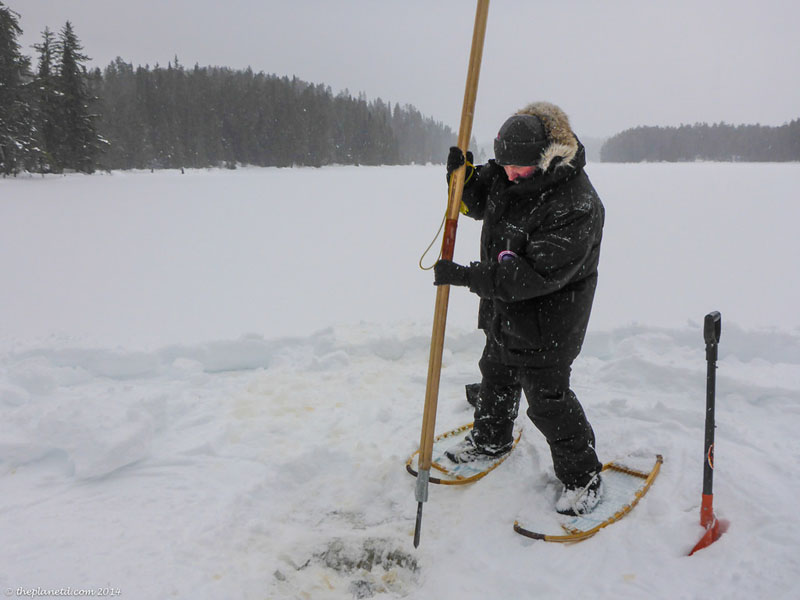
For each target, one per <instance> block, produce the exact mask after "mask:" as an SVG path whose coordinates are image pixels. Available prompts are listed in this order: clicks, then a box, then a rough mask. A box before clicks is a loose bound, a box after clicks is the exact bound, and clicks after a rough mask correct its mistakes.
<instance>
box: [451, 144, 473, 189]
mask: <svg viewBox="0 0 800 600" xmlns="http://www.w3.org/2000/svg"><path fill="white" fill-rule="evenodd" d="M473 160H474V158H473V156H472V152H470V151H469V150H467V173H466V176H465V177H464V181H467V180H468V179H469V176H470V175H471V174H472V171H473V170H474V168H475V167H473V165H472V161H473ZM463 164H464V153H463V152H462V151H461V148H459V147H458V146H451V147H450V154H448V155H447V183H450V176H451V175H452V174H453V171H455V170H456V169H457V168H458V167H460V166H461V165H463Z"/></svg>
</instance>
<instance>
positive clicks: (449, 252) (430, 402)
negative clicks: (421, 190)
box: [414, 0, 489, 548]
mask: <svg viewBox="0 0 800 600" xmlns="http://www.w3.org/2000/svg"><path fill="white" fill-rule="evenodd" d="M488 16H489V0H478V7H477V10H476V13H475V29H474V31H473V33H472V49H471V50H470V56H469V69H468V71H467V85H466V90H465V91H464V105H463V107H462V109H461V125H460V127H459V130H458V147H459V148H461V151H462V152H463V153H464V154H465V155H466V153H467V149H468V147H469V140H470V137H471V135H472V121H473V117H474V116H475V100H476V98H477V95H478V78H479V76H480V71H481V59H482V57H483V41H484V38H485V37H486V21H487V18H488ZM465 174H466V167H465V166H462V167H460V168H458V169H456V171H454V173H453V175H452V176H451V185H450V187H449V190H450V193H449V195H448V199H447V215H446V217H445V227H444V239H443V240H442V258H444V259H447V260H452V259H453V252H454V250H455V244H456V226H457V224H458V214H459V208H460V206H461V196H462V193H463V191H464V177H465ZM449 300H450V286H449V285H440V286H438V287H437V288H436V303H435V305H434V312H433V333H432V335H431V352H430V358H429V360H428V383H427V386H426V389H425V409H424V412H423V415H422V434H421V436H420V443H419V448H420V453H419V457H420V458H419V470H418V474H417V487H416V499H417V523H416V528H415V530H414V547H415V548H416V547H418V546H419V538H420V532H421V528H422V504H423V502H427V500H428V483H429V481H430V470H431V455H432V453H433V436H434V430H435V427H436V409H437V405H438V402H439V379H440V376H441V371H442V351H443V349H444V332H445V326H446V324H447V304H448V302H449Z"/></svg>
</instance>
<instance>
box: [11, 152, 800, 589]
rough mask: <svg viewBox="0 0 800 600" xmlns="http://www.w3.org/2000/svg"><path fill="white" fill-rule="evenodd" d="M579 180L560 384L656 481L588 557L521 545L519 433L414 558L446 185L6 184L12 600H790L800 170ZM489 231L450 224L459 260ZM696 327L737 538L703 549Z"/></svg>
mask: <svg viewBox="0 0 800 600" xmlns="http://www.w3.org/2000/svg"><path fill="white" fill-rule="evenodd" d="M588 172H589V174H590V176H591V178H592V180H593V181H594V183H595V185H596V187H597V188H598V190H599V192H600V194H601V196H602V198H603V200H604V202H605V205H606V209H607V223H606V229H605V232H606V237H605V241H604V248H603V255H602V257H601V274H600V286H599V288H598V295H597V300H596V303H595V310H594V314H593V317H592V322H591V324H590V332H589V335H588V337H587V342H586V345H585V349H584V352H583V354H582V356H581V358H580V359H579V360H578V361H577V362H576V364H575V368H574V376H573V384H574V388H575V389H576V391H577V393H578V395H579V397H580V398H581V400H582V401H583V404H584V407H585V408H586V411H587V413H588V414H589V417H590V419H591V421H592V424H593V426H594V428H595V431H596V433H597V437H598V451H599V453H600V455H601V459H603V460H611V459H614V458H625V457H634V458H640V457H642V456H645V455H649V454H655V453H661V454H663V455H664V460H665V462H664V465H663V468H662V472H661V475H660V476H659V478H658V479H657V480H656V483H655V484H654V486H653V488H652V489H651V491H650V492H649V493H648V495H647V496H646V497H645V498H644V500H643V501H642V502H641V503H640V505H639V506H638V507H637V508H636V510H635V511H634V512H633V513H631V514H630V515H629V516H628V517H626V518H625V519H623V520H622V521H621V522H620V523H618V524H615V525H614V526H613V527H611V528H609V529H607V530H605V531H603V532H601V533H600V534H599V535H597V536H596V537H594V538H592V539H590V540H588V541H585V542H583V543H580V544H577V545H572V546H561V545H549V544H545V543H542V542H533V541H530V540H527V539H525V538H522V537H521V536H519V535H517V534H516V533H514V532H513V530H512V523H513V521H514V518H515V516H516V514H517V513H519V512H520V511H521V510H522V509H523V508H526V509H527V510H528V511H530V508H531V506H534V507H535V509H536V510H540V511H542V512H544V511H547V510H549V509H550V507H551V505H552V502H553V501H554V497H555V493H556V485H555V482H554V478H553V474H552V466H551V464H550V459H549V454H548V452H547V448H546V445H545V443H544V441H543V440H542V439H541V437H540V436H539V435H538V433H537V432H536V431H535V430H534V429H533V428H532V426H530V424H528V423H525V421H524V419H523V417H524V415H523V416H521V417H520V420H519V422H520V424H523V425H524V427H525V434H524V436H523V440H522V442H521V443H520V447H519V449H518V450H517V451H515V452H514V454H512V455H511V457H510V458H509V459H508V461H507V462H506V463H505V464H504V465H503V466H502V467H501V468H499V469H498V470H497V471H495V472H493V473H492V474H491V475H490V476H488V477H487V478H486V479H484V480H482V481H481V482H479V483H477V484H474V485H472V486H468V487H464V488H449V487H448V488H444V487H437V486H433V485H432V486H431V488H430V499H429V501H428V502H427V503H426V504H425V512H424V520H423V529H422V543H421V545H420V547H419V549H417V550H415V549H414V548H413V545H412V534H413V529H414V517H415V513H416V501H415V499H414V480H413V478H411V477H410V476H409V475H408V474H407V473H406V472H405V470H404V464H405V460H406V458H407V457H408V456H409V455H410V454H411V453H412V452H413V451H414V450H415V448H416V446H417V444H418V441H419V433H420V425H421V415H422V407H423V399H424V390H425V375H426V370H427V359H428V348H429V337H430V325H431V320H432V314H433V300H434V295H435V290H434V288H433V286H432V285H431V279H432V277H431V274H430V272H425V271H421V270H420V269H419V268H418V266H417V261H418V259H419V256H420V254H421V253H422V251H423V250H424V248H425V247H426V246H427V244H428V243H429V241H430V240H431V238H432V237H433V235H434V233H435V231H436V228H437V226H438V224H439V222H440V220H441V217H442V214H443V212H444V203H445V201H446V200H445V198H444V193H445V192H444V175H443V169H442V168H441V167H438V166H429V167H381V168H365V167H336V168H326V169H239V170H236V171H223V170H214V171H189V172H187V173H186V174H185V175H181V174H180V173H177V172H174V171H173V172H157V173H149V172H143V173H114V174H111V175H109V174H96V175H93V176H89V177H87V176H80V175H70V176H66V177H46V178H39V177H26V178H17V179H0V490H1V491H2V493H0V531H2V543H0V593H4V594H5V595H6V596H7V597H18V596H22V595H24V594H26V593H30V592H39V593H40V595H42V594H45V593H48V592H50V591H59V590H65V591H69V592H70V593H72V594H73V595H77V591H79V590H93V591H95V592H98V595H99V593H102V592H109V591H110V592H112V593H114V592H116V591H117V590H118V591H119V592H120V594H121V597H124V598H129V599H131V598H135V599H143V600H149V599H153V598H185V599H188V600H203V599H222V600H225V599H237V600H238V599H248V600H249V599H262V598H314V599H317V598H319V599H325V598H331V599H340V598H341V599H349V598H354V597H355V598H365V597H371V596H374V597H376V598H383V597H387V598H392V597H408V598H419V599H449V598H453V599H457V600H470V599H473V598H474V599H480V600H484V599H485V598H510V597H514V598H526V597H536V598H562V597H587V598H614V599H616V598H630V599H639V598H663V599H665V600H667V599H669V600H673V599H676V598H683V599H689V598H706V597H717V598H726V599H739V598H741V599H745V598H747V599H754V598H770V599H773V598H776V599H782V598H785V599H789V598H796V597H798V594H799V593H800V543H798V535H797V531H798V528H800V511H798V509H797V506H796V504H797V499H798V497H800V474H798V470H797V465H798V464H800V441H798V440H799V439H800V436H798V435H797V430H798V426H800V311H798V307H800V284H798V283H797V278H796V275H795V273H796V271H797V267H796V262H797V260H798V258H800V236H798V234H797V229H798V225H799V224H800V202H798V201H797V189H800V165H798V164H787V165H775V164H763V165H753V164H713V163H711V164H700V163H697V164H672V165H668V164H651V165H609V164H591V165H590V166H589V168H588ZM478 233H479V225H478V224H476V223H474V222H471V221H469V220H468V219H462V220H461V221H460V222H459V233H458V241H457V244H456V246H457V248H456V258H457V259H458V260H461V261H462V262H466V261H469V260H470V259H473V258H474V256H475V253H476V252H477V238H478ZM432 260H433V257H432V256H429V257H428V258H427V259H426V262H427V263H430V262H432ZM476 306H477V305H476V302H475V299H474V298H473V297H471V296H470V295H469V294H468V293H466V292H465V291H464V290H459V289H454V290H453V292H452V293H451V303H450V312H449V316H448V329H447V332H448V333H447V340H446V349H445V355H444V366H443V371H442V386H441V394H440V402H439V413H438V420H437V423H438V426H437V430H439V431H443V430H445V429H448V428H451V427H454V426H456V425H460V424H463V423H464V422H467V421H469V420H470V411H469V407H468V405H467V404H466V402H465V401H464V399H463V385H464V384H465V383H469V382H471V381H474V380H476V372H477V369H476V366H475V363H476V361H477V358H478V356H479V355H480V351H481V345H482V335H481V334H480V333H479V332H477V331H475V330H474V328H473V326H474V322H475V311H476ZM711 310H719V311H721V312H722V317H723V325H722V340H721V343H720V363H719V370H718V372H717V373H718V374H717V377H718V379H717V386H718V392H717V425H718V428H717V451H716V459H717V460H716V462H717V472H716V475H715V488H714V491H715V509H716V512H717V514H718V515H719V516H721V517H723V518H726V519H728V520H729V521H730V522H731V526H730V530H729V531H728V532H727V533H726V534H725V535H724V536H723V537H722V539H721V540H720V541H719V542H717V543H716V544H713V545H712V546H710V547H709V548H708V549H706V550H703V551H702V552H700V553H698V554H696V555H695V556H693V557H691V558H689V557H686V556H685V555H686V553H687V552H688V551H689V550H690V549H691V547H692V546H693V545H694V543H695V542H696V541H697V540H698V539H699V537H700V535H701V533H702V530H701V528H700V526H699V525H698V518H699V504H700V495H701V480H702V462H701V461H702V452H703V419H704V406H705V368H706V365H705V353H704V343H703V339H702V331H701V327H702V325H701V323H702V319H703V316H704V315H705V314H706V313H707V312H710V311H711ZM68 588H71V589H68Z"/></svg>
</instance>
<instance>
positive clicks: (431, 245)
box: [419, 162, 475, 271]
mask: <svg viewBox="0 0 800 600" xmlns="http://www.w3.org/2000/svg"><path fill="white" fill-rule="evenodd" d="M466 165H467V167H471V168H470V171H469V176H467V179H466V180H465V181H464V185H466V184H467V181H469V180H470V179H472V176H473V175H474V174H475V165H473V164H472V163H471V162H467V163H466ZM452 185H453V177H451V178H450V181H449V182H448V183H447V197H448V198H449V197H450V193H451V192H452V189H451V187H450V186H452ZM466 209H467V207H466V206H465V205H464V203H463V202H462V203H461V213H462V214H467V210H466ZM446 220H447V211H446V210H445V213H444V216H442V222H441V223H440V224H439V229H438V231H437V232H436V235H434V236H433V239H432V240H431V243H430V244H428V247H427V248H425V252H423V253H422V256H420V257H419V268H420V269H422V270H423V271H430V270H431V269H433V265H435V264H436V262H438V260H439V259H440V258H442V252H441V250H440V251H439V256H437V257H436V260H435V261H434V263H433V265H431V266H430V267H425V266H423V264H422V261H423V260H424V258H425V257H426V256H427V255H428V252H430V251H431V248H433V245H434V244H435V243H436V240H438V239H439V235H441V233H442V229H443V228H444V223H445V221H446Z"/></svg>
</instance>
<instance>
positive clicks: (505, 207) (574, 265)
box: [463, 103, 605, 366]
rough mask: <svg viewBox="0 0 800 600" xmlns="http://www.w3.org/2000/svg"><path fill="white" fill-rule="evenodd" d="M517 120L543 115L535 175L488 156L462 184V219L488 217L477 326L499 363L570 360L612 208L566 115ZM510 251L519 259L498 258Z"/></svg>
mask: <svg viewBox="0 0 800 600" xmlns="http://www.w3.org/2000/svg"><path fill="white" fill-rule="evenodd" d="M518 114H535V115H536V116H538V117H539V118H540V119H541V120H542V122H543V124H544V126H545V129H546V131H547V134H548V136H547V137H548V139H549V140H551V143H550V144H549V146H548V147H547V148H545V150H544V152H543V153H542V157H541V160H540V162H539V164H538V169H537V171H536V174H535V175H534V176H533V177H530V178H528V179H522V180H518V181H517V182H511V181H509V180H508V178H507V177H506V175H505V171H504V170H503V168H502V167H501V166H500V165H498V164H496V163H495V162H494V161H493V160H490V161H489V162H488V163H487V164H486V165H482V166H478V167H476V172H475V174H474V175H473V177H472V178H471V179H470V181H469V182H468V184H467V185H466V186H465V188H464V195H463V203H464V207H465V208H466V212H465V214H466V215H467V216H469V217H472V218H475V219H478V220H483V228H482V231H481V254H480V257H481V260H480V262H475V263H472V264H471V265H470V270H469V282H470V290H471V291H472V292H474V293H475V294H477V295H478V296H480V298H481V303H480V310H479V315H478V326H479V327H480V328H481V329H484V330H486V332H487V334H488V336H489V344H490V348H492V349H493V351H494V352H496V353H499V356H498V358H499V359H500V360H503V361H505V362H507V363H509V364H517V365H528V366H545V365H552V364H555V363H563V362H565V361H566V362H572V361H573V360H574V359H575V357H577V356H578V354H579V352H580V349H581V345H582V344H583V339H584V336H585V334H586V328H587V325H588V322H589V314H590V312H591V308H592V301H593V299H594V292H595V288H596V286H597V264H598V260H599V257H600V242H601V239H602V230H603V221H604V218H605V211H604V208H603V204H602V202H601V201H600V198H599V196H598V195H597V192H596V191H595V189H594V187H593V186H592V184H591V182H590V181H589V178H588V176H587V175H586V173H585V172H584V170H583V168H584V166H585V165H586V158H585V152H584V149H583V146H582V145H581V144H580V142H579V141H578V139H577V138H576V137H575V134H574V133H573V132H572V129H571V128H570V125H569V120H568V119H567V116H566V115H565V114H564V113H563V112H562V111H561V110H560V109H559V108H558V107H556V106H554V105H552V104H548V103H535V104H531V105H529V106H527V107H526V108H524V109H523V110H521V111H519V113H518ZM504 251H511V252H513V253H514V254H513V255H511V258H510V259H508V258H506V260H502V261H501V260H499V258H501V253H502V252H504ZM503 256H506V257H507V256H508V254H507V253H504V255H503Z"/></svg>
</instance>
